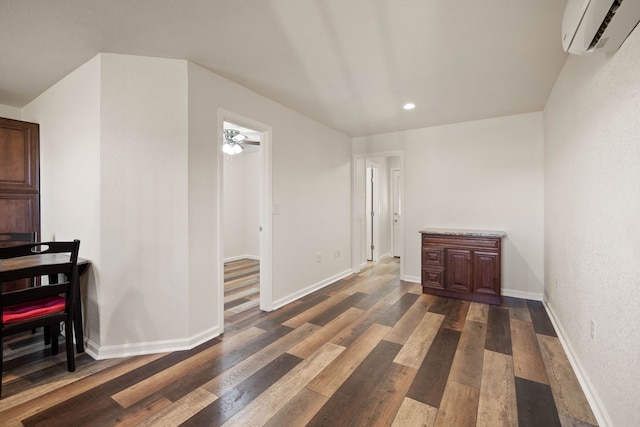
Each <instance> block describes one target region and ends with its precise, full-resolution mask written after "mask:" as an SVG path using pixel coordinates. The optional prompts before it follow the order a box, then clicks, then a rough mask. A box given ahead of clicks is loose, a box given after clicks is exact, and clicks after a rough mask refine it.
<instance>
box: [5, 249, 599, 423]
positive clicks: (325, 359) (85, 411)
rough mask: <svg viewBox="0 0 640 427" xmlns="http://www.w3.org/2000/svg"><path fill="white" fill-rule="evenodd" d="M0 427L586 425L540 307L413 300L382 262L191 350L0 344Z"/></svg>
mask: <svg viewBox="0 0 640 427" xmlns="http://www.w3.org/2000/svg"><path fill="white" fill-rule="evenodd" d="M5 345H6V347H5V348H6V351H7V352H8V354H7V356H6V358H5V361H6V362H5V373H4V375H3V384H4V389H3V398H2V400H0V425H2V426H8V425H26V426H40V425H42V426H54V425H65V426H71V425H78V426H90V425H99V426H109V425H154V426H155V425H190V426H207V425H211V426H219V425H223V424H224V425H229V426H250V425H256V426H262V425H268V426H304V425H313V426H320V425H326V426H350V425H354V426H356V425H358V426H374V425H379V426H390V425H394V426H403V427H404V426H431V425H436V426H475V425H477V426H492V427H493V426H503V425H504V426H544V427H548V426H560V425H563V426H565V427H566V426H589V425H594V424H596V421H595V419H594V417H593V414H592V412H591V410H590V409H589V406H588V404H587V402H586V399H585V397H584V395H583V393H582V391H581V389H580V386H579V384H578V382H577V379H576V377H575V375H574V373H573V371H572V370H571V367H570V365H569V362H568V360H567V358H566V356H565V354H564V352H563V350H562V346H561V345H560V342H559V340H558V338H557V336H556V334H555V332H554V330H553V327H552V326H551V323H550V321H549V319H548V318H547V315H546V313H545V311H544V308H543V306H542V304H541V303H539V302H534V301H525V300H520V299H513V298H505V300H504V304H503V305H502V306H500V307H497V306H487V305H484V304H478V303H468V302H464V301H459V300H452V299H446V298H439V297H433V296H427V295H422V294H421V293H420V287H419V285H416V284H410V283H405V282H401V281H400V280H399V279H398V261H397V260H395V259H389V260H385V261H384V262H381V263H378V264H377V265H375V266H371V267H369V268H367V269H366V270H364V271H363V272H362V273H360V274H358V275H353V276H350V277H348V278H345V279H343V280H340V281H338V282H336V283H335V284H333V285H331V286H328V287H326V288H324V289H322V290H320V291H318V292H315V293H313V294H311V295H308V296H306V297H304V298H302V299H300V300H298V301H295V302H293V303H291V304H289V305H287V306H286V307H283V308H281V309H279V310H277V311H274V312H272V313H262V312H260V311H259V309H258V308H257V306H254V307H253V308H250V309H248V310H244V311H241V312H239V313H234V314H230V315H229V316H228V317H227V318H226V332H225V334H224V335H223V336H221V337H219V338H216V339H213V340H211V341H209V342H207V343H205V344H203V345H201V346H199V347H197V348H194V349H193V350H190V351H184V352H175V353H168V354H166V353H165V354H156V355H148V356H137V357H130V358H126V359H115V360H104V361H94V360H92V359H91V358H90V357H89V356H87V355H86V354H82V355H78V356H77V365H78V366H77V370H76V372H74V373H69V372H67V371H66V367H65V366H66V365H65V359H64V352H62V353H61V354H59V355H57V356H55V357H51V356H48V355H47V352H48V351H47V350H43V344H42V341H41V337H40V336H38V335H36V336H31V335H27V336H25V337H22V339H16V340H13V341H11V342H7V343H6V344H5Z"/></svg>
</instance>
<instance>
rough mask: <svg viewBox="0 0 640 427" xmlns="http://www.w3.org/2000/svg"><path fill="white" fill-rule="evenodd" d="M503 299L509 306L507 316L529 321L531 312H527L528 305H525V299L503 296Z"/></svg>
mask: <svg viewBox="0 0 640 427" xmlns="http://www.w3.org/2000/svg"><path fill="white" fill-rule="evenodd" d="M503 301H506V302H507V305H508V307H509V317H511V318H512V319H517V320H522V321H523V322H529V323H531V314H529V307H528V306H527V301H526V300H523V299H520V298H510V297H503Z"/></svg>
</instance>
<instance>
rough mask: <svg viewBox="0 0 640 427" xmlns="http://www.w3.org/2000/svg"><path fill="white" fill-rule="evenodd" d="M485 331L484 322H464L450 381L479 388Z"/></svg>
mask: <svg viewBox="0 0 640 427" xmlns="http://www.w3.org/2000/svg"><path fill="white" fill-rule="evenodd" d="M486 333H487V325H486V324H484V323H479V322H474V321H470V320H469V321H467V322H466V323H465V325H464V328H463V329H462V334H461V335H460V341H459V343H458V348H457V350H456V355H455V356H454V358H453V364H452V365H451V373H450V374H449V380H450V381H456V382H457V383H459V384H464V385H467V386H470V387H475V388H477V389H478V390H480V382H481V380H482V364H483V359H484V342H485V339H486Z"/></svg>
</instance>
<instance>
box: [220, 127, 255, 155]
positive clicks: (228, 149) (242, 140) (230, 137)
mask: <svg viewBox="0 0 640 427" xmlns="http://www.w3.org/2000/svg"><path fill="white" fill-rule="evenodd" d="M245 145H258V146H259V145H260V141H252V140H249V139H248V137H247V136H246V135H243V134H241V133H240V131H238V130H236V129H225V130H224V144H223V145H222V151H223V152H224V153H225V154H229V155H233V154H240V153H242V150H244V148H245V147H244V146H245Z"/></svg>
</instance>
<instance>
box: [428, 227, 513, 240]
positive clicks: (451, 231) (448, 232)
mask: <svg viewBox="0 0 640 427" xmlns="http://www.w3.org/2000/svg"><path fill="white" fill-rule="evenodd" d="M420 233H421V234H437V235H440V236H466V237H494V238H495V237H498V238H502V237H504V236H506V235H507V233H505V232H504V231H495V230H463V229H457V228H425V229H423V230H420Z"/></svg>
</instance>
